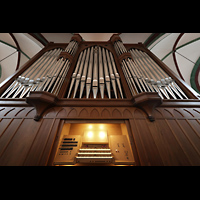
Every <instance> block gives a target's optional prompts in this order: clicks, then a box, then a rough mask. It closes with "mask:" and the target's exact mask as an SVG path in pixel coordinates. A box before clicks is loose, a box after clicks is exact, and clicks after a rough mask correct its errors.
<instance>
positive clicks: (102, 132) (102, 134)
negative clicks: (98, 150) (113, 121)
mask: <svg viewBox="0 0 200 200" xmlns="http://www.w3.org/2000/svg"><path fill="white" fill-rule="evenodd" d="M99 137H100V138H101V139H103V138H105V137H106V133H105V132H104V131H100V132H99Z"/></svg>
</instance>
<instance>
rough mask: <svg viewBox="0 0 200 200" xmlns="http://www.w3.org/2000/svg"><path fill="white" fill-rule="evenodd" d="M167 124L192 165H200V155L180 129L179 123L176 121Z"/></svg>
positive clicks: (169, 121)
mask: <svg viewBox="0 0 200 200" xmlns="http://www.w3.org/2000/svg"><path fill="white" fill-rule="evenodd" d="M167 122H168V124H169V126H170V127H171V129H172V131H173V134H174V136H175V137H176V139H177V141H178V142H179V145H180V146H181V148H182V149H183V151H184V153H185V155H186V156H187V159H188V160H189V162H190V163H191V165H200V159H199V157H200V155H199V154H198V152H197V151H196V150H195V148H194V147H193V146H192V144H191V143H190V141H189V140H188V138H187V137H186V135H185V133H184V132H183V130H182V129H181V128H180V127H179V125H178V123H177V122H176V121H175V120H167Z"/></svg>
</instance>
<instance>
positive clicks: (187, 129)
mask: <svg viewBox="0 0 200 200" xmlns="http://www.w3.org/2000/svg"><path fill="white" fill-rule="evenodd" d="M177 123H178V124H179V126H180V128H181V129H182V131H183V132H184V134H185V135H186V137H187V139H188V140H189V141H190V143H191V145H192V146H193V148H195V150H196V151H197V152H198V154H200V145H199V144H200V139H199V137H198V136H197V134H196V133H195V131H194V130H193V129H192V128H191V126H190V125H189V124H188V122H187V120H177Z"/></svg>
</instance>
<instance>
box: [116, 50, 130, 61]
mask: <svg viewBox="0 0 200 200" xmlns="http://www.w3.org/2000/svg"><path fill="white" fill-rule="evenodd" d="M128 58H130V59H132V57H131V53H130V52H126V53H123V54H121V55H120V56H119V57H118V59H119V62H120V63H121V62H122V60H124V59H125V60H127V59H128Z"/></svg>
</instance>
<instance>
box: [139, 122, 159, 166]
mask: <svg viewBox="0 0 200 200" xmlns="http://www.w3.org/2000/svg"><path fill="white" fill-rule="evenodd" d="M149 123H150V122H149ZM136 126H137V128H138V132H139V135H140V139H141V140H142V143H143V146H144V148H145V151H146V153H147V156H148V160H149V162H150V163H151V165H154V166H157V165H163V162H162V159H161V157H160V153H159V151H158V149H157V146H156V144H155V140H154V139H153V137H152V134H151V131H150V129H149V127H148V125H147V120H146V119H144V120H136ZM153 134H155V133H153Z"/></svg>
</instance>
